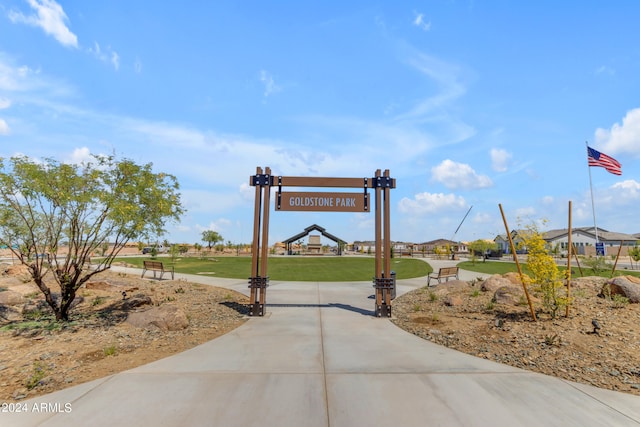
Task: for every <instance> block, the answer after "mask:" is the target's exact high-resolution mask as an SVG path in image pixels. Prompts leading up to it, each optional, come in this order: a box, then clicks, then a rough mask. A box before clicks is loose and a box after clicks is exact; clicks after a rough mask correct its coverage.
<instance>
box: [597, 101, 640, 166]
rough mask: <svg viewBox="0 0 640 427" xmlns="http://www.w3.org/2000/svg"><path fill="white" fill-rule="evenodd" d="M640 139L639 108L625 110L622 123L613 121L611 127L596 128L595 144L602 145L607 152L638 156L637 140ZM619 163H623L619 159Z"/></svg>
mask: <svg viewBox="0 0 640 427" xmlns="http://www.w3.org/2000/svg"><path fill="white" fill-rule="evenodd" d="M639 140H640V108H635V109H633V110H631V111H628V112H627V115H626V116H625V117H624V118H623V119H622V124H619V123H615V124H614V125H613V126H611V129H602V128H598V129H596V135H595V142H596V145H597V146H599V147H602V150H599V151H604V152H606V153H607V154H615V153H623V152H624V153H629V154H632V155H634V156H639V155H640V152H639V151H638V141H639ZM617 160H620V159H617ZM621 163H624V162H622V161H621Z"/></svg>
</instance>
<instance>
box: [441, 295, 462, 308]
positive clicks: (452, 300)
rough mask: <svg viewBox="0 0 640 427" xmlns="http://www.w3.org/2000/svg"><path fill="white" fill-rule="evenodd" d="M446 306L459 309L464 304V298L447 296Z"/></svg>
mask: <svg viewBox="0 0 640 427" xmlns="http://www.w3.org/2000/svg"><path fill="white" fill-rule="evenodd" d="M444 304H445V305H448V306H449V307H457V306H460V305H462V304H463V302H462V298H460V297H459V296H458V295H447V296H446V298H445V299H444Z"/></svg>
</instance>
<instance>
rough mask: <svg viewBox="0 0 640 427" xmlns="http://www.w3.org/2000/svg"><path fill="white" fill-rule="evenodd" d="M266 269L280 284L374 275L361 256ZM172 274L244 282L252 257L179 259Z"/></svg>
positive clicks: (413, 273) (414, 267)
mask: <svg viewBox="0 0 640 427" xmlns="http://www.w3.org/2000/svg"><path fill="white" fill-rule="evenodd" d="M148 259H150V257H126V258H117V259H116V260H115V262H119V261H124V262H127V263H129V264H132V265H135V266H137V267H140V268H142V261H143V260H148ZM157 260H158V261H162V262H165V263H167V265H171V258H167V257H159V258H158V259H157ZM268 267H269V268H268V276H269V278H270V280H283V281H318V282H341V281H369V280H372V279H373V276H374V275H375V261H374V259H373V258H370V257H360V256H357V257H356V256H341V257H336V256H324V257H304V256H300V257H298V256H285V257H280V256H278V257H269V261H268ZM391 270H392V271H395V272H396V278H398V279H409V278H412V277H422V276H426V275H427V274H429V273H430V272H431V271H433V269H432V268H431V266H430V265H429V264H427V263H426V262H424V261H421V260H418V259H412V258H402V259H400V258H399V259H395V258H394V259H392V260H391ZM175 271H176V272H178V273H186V274H200V275H205V276H214V277H226V278H233V279H247V278H248V277H249V276H250V275H251V258H250V257H230V256H221V257H215V256H213V257H206V258H198V257H193V258H191V257H189V258H178V259H176V263H175Z"/></svg>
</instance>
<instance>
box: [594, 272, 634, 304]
mask: <svg viewBox="0 0 640 427" xmlns="http://www.w3.org/2000/svg"><path fill="white" fill-rule="evenodd" d="M607 288H608V289H607ZM608 295H611V296H613V295H622V296H624V297H627V298H629V302H630V303H635V304H637V303H639V302H640V284H638V283H635V282H633V281H631V280H629V276H620V277H615V278H613V279H610V280H607V282H606V283H605V284H604V285H603V286H602V289H601V290H600V294H598V296H600V297H604V296H608Z"/></svg>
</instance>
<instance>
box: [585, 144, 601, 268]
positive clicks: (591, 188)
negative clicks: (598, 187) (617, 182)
mask: <svg viewBox="0 0 640 427" xmlns="http://www.w3.org/2000/svg"><path fill="white" fill-rule="evenodd" d="M585 144H586V145H587V169H589V190H590V191H591V211H592V212H593V228H594V229H595V231H596V245H597V244H598V242H599V240H598V226H597V225H596V205H595V203H594V202H593V182H592V180H591V167H590V166H589V141H585ZM596 256H598V253H597V251H596Z"/></svg>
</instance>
